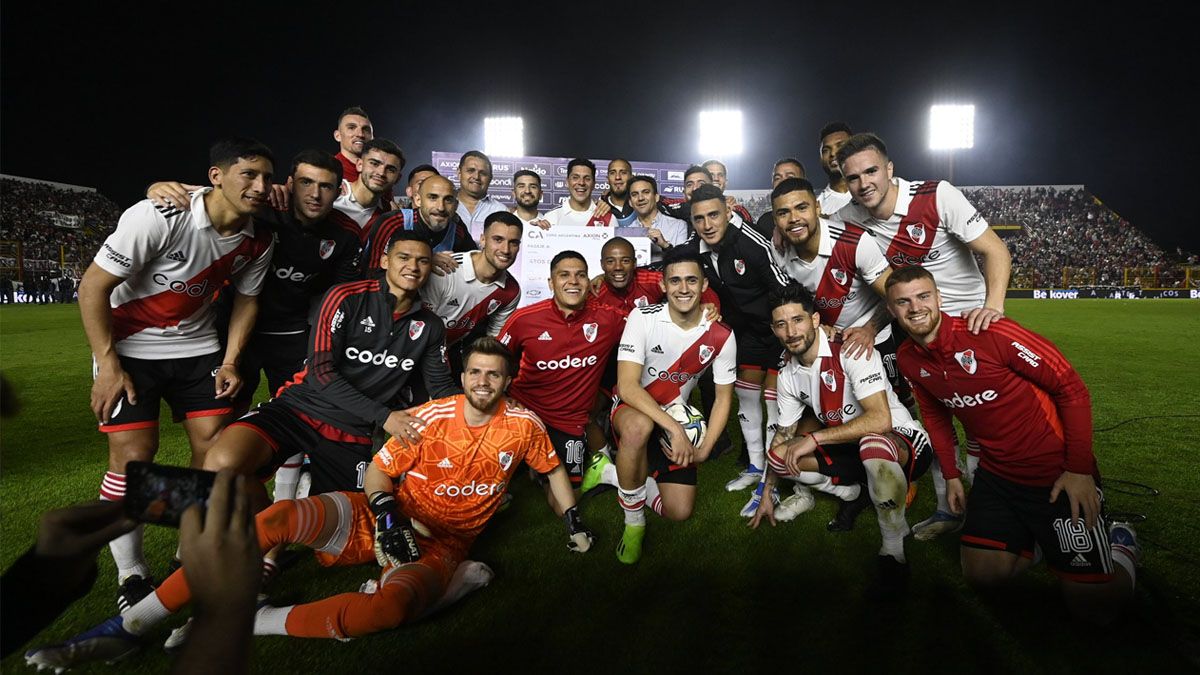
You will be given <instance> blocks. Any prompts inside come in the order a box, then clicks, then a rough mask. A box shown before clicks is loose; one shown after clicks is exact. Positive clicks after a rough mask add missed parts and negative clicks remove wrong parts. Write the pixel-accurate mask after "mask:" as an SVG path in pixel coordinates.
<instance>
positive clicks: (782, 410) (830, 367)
mask: <svg viewBox="0 0 1200 675" xmlns="http://www.w3.org/2000/svg"><path fill="white" fill-rule="evenodd" d="M817 340H818V348H817V359H816V360H815V361H813V363H812V365H811V366H805V365H803V364H802V363H800V361H799V360H798V359H797V358H796V357H794V356H793V357H791V359H789V361H788V363H787V365H785V366H784V368H783V370H781V371H779V384H778V394H779V397H778V401H779V426H780V427H781V428H782V427H786V426H791V425H792V424H795V423H796V422H797V421H798V420H799V419H800V416H801V414H802V413H803V412H804V409H805V408H806V407H807V408H812V410H813V412H814V413H816V415H817V419H818V420H820V421H821V424H823V425H825V426H827V427H836V426H838V425H841V424H845V423H846V422H849V421H850V420H852V419H854V418H856V417H858V416H860V415H862V414H863V408H862V403H860V401H862V399H864V398H866V397H868V396H871V395H872V394H876V393H878V392H880V391H886V392H887V401H888V407H889V408H890V409H891V413H892V427H893V428H896V427H906V428H909V429H921V425H920V424H919V423H918V422H917V421H916V420H914V419H913V417H912V414H910V413H909V412H908V409H907V408H905V407H904V406H902V405H900V401H899V400H898V399H897V398H896V393H895V392H894V391H892V387H891V385H889V384H888V378H887V374H886V373H885V372H884V370H883V361H881V360H880V358H879V352H872V354H871V356H870V358H857V359H852V358H850V357H847V356H843V355H842V345H841V343H835V342H830V341H829V338H827V337H825V332H824V331H822V330H820V329H818V330H817Z"/></svg>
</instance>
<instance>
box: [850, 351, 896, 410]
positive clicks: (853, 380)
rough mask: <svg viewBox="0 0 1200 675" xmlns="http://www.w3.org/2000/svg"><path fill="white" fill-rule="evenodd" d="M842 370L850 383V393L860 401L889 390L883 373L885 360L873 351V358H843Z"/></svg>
mask: <svg viewBox="0 0 1200 675" xmlns="http://www.w3.org/2000/svg"><path fill="white" fill-rule="evenodd" d="M842 369H843V370H844V371H845V373H846V381H847V382H849V383H850V391H852V392H854V397H855V398H857V399H858V400H859V401H861V400H863V399H864V398H866V397H868V396H870V395H872V394H877V393H879V392H881V391H883V390H884V389H887V387H888V384H887V376H886V375H884V372H883V360H882V359H880V358H879V352H878V351H876V350H872V352H871V356H869V357H864V356H860V357H858V358H856V359H852V358H847V357H845V356H843V357H842Z"/></svg>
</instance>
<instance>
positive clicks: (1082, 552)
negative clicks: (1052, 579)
mask: <svg viewBox="0 0 1200 675" xmlns="http://www.w3.org/2000/svg"><path fill="white" fill-rule="evenodd" d="M887 293H888V296H887V297H888V309H890V310H891V312H892V314H893V315H895V317H896V321H897V322H898V323H899V325H900V327H901V328H903V329H904V331H905V332H906V333H908V336H909V340H906V341H905V342H904V343H903V344H901V345H900V359H899V363H900V370H901V372H902V373H903V374H904V376H905V377H907V378H908V379H909V381H911V382H912V385H913V392H914V393H915V394H916V397H917V403H918V404H919V405H920V407H921V417H922V418H923V419H924V420H925V424H926V426H927V427H928V428H929V435H930V437H931V438H932V440H933V448H934V451H935V452H936V453H937V457H938V462H939V463H940V464H941V465H942V472H943V474H944V475H945V476H946V487H947V490H948V492H949V502H950V508H951V509H952V511H953V512H954V513H956V514H961V513H962V512H963V509H964V507H966V511H967V516H966V524H965V525H964V526H963V530H962V537H961V540H960V547H959V551H960V554H961V557H962V569H963V576H964V577H965V578H966V580H967V582H968V583H970V584H972V585H973V586H978V587H990V586H995V585H998V584H1001V583H1003V582H1005V581H1007V580H1008V579H1010V578H1012V577H1013V576H1015V575H1017V574H1019V573H1020V572H1022V571H1024V570H1025V569H1027V568H1028V567H1029V566H1030V565H1031V564H1032V563H1033V562H1034V561H1036V559H1037V557H1038V554H1041V555H1044V556H1045V559H1046V562H1047V564H1048V565H1049V567H1050V570H1051V571H1052V572H1054V574H1055V575H1057V576H1058V577H1059V579H1060V581H1061V582H1062V591H1063V597H1064V599H1065V600H1066V602H1067V607H1068V609H1070V610H1071V612H1072V613H1073V614H1075V615H1076V616H1077V617H1079V618H1082V619H1084V620H1087V621H1089V622H1096V623H1108V622H1109V621H1111V620H1112V619H1114V618H1116V616H1117V614H1118V612H1119V611H1120V609H1121V607H1122V606H1123V605H1124V604H1125V603H1127V602H1128V601H1129V600H1130V599H1131V598H1132V596H1133V586H1134V582H1135V580H1136V578H1137V571H1136V568H1137V563H1138V559H1139V558H1140V555H1141V549H1140V547H1139V546H1138V542H1137V536H1136V534H1135V533H1134V531H1133V528H1131V527H1130V526H1129V525H1127V524H1124V523H1113V524H1112V525H1111V527H1108V528H1106V527H1105V525H1104V495H1103V493H1102V492H1101V491H1100V489H1099V480H1100V471H1099V468H1098V466H1097V464H1096V457H1095V455H1094V454H1093V453H1092V408H1091V397H1090V395H1089V393H1088V389H1087V385H1085V384H1084V382H1083V380H1082V379H1081V378H1080V377H1079V373H1077V372H1076V371H1075V369H1074V368H1073V367H1072V366H1071V364H1070V362H1069V361H1067V359H1066V357H1065V356H1063V354H1062V352H1060V351H1059V350H1058V348H1057V347H1055V346H1054V344H1053V343H1051V342H1050V341H1049V340H1047V339H1046V338H1044V337H1042V336H1041V335H1038V334H1037V333H1034V332H1033V331H1030V330H1028V329H1026V328H1024V327H1023V326H1021V325H1020V324H1018V323H1016V322H1015V321H1013V320H1011V319H1005V318H1002V319H1000V320H998V321H995V322H993V323H992V324H991V325H990V326H989V327H988V328H987V329H985V330H981V331H979V332H974V331H972V330H970V326H969V323H970V320H969V319H967V318H962V317H956V316H951V315H950V314H947V313H945V312H943V311H941V309H940V307H941V292H940V291H939V290H938V286H937V284H936V283H935V278H934V275H933V274H932V273H931V271H930V270H928V269H925V268H920V267H907V268H904V269H901V270H897V271H896V272H895V273H893V274H892V276H891V278H890V279H888V283H887ZM955 417H957V418H958V420H959V422H961V423H962V425H963V428H964V429H965V430H966V432H967V434H969V435H970V437H971V438H974V439H975V440H976V441H978V443H979V446H980V449H981V457H980V460H981V461H980V464H979V468H978V469H976V471H975V479H974V481H973V483H972V484H971V494H970V495H969V497H966V498H964V496H963V486H962V480H961V479H960V477H959V476H960V474H959V470H958V467H957V466H956V464H955V452H954V439H955V436H954V426H953V418H955Z"/></svg>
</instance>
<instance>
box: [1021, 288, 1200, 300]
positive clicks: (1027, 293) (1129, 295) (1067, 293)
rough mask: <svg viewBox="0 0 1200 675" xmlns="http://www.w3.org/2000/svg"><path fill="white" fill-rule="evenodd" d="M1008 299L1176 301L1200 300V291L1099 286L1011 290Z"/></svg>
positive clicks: (1193, 289) (1192, 289)
mask: <svg viewBox="0 0 1200 675" xmlns="http://www.w3.org/2000/svg"><path fill="white" fill-rule="evenodd" d="M1005 297H1007V298H1027V299H1033V300H1093V299H1094V300H1140V299H1143V298H1167V299H1175V300H1200V289H1195V288H1191V289H1189V288H1136V287H1126V286H1104V287H1101V286H1097V287H1092V288H1036V289H1020V290H1014V289H1009V291H1008V292H1007V293H1005Z"/></svg>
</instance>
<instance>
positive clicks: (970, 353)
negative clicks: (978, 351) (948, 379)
mask: <svg viewBox="0 0 1200 675" xmlns="http://www.w3.org/2000/svg"><path fill="white" fill-rule="evenodd" d="M954 360H955V361H958V365H960V366H962V369H963V370H965V371H967V374H968V375H974V374H975V369H976V368H978V367H979V362H978V361H976V360H975V350H974V349H967V350H965V351H961V352H954Z"/></svg>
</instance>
